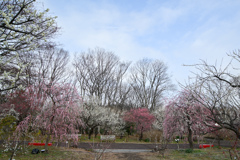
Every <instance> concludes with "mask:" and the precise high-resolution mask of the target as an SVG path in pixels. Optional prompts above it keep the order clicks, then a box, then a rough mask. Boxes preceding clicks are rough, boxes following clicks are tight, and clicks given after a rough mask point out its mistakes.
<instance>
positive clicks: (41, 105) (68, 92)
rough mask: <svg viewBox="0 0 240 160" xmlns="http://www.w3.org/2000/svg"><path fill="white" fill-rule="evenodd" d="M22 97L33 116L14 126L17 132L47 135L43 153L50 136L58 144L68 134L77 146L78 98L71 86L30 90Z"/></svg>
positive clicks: (33, 87) (32, 87) (79, 100)
mask: <svg viewBox="0 0 240 160" xmlns="http://www.w3.org/2000/svg"><path fill="white" fill-rule="evenodd" d="M25 94H26V95H27V97H28V101H29V102H30V106H31V107H32V108H34V109H35V110H36V112H34V113H33V114H31V113H29V115H28V116H27V117H26V118H25V119H24V120H23V121H22V122H21V123H20V124H19V125H18V126H17V131H18V132H20V133H23V132H25V133H26V132H28V131H39V130H40V131H41V132H42V133H43V134H45V135H46V143H45V151H46V153H48V148H47V146H48V145H47V144H48V143H49V141H50V137H51V136H52V137H55V138H60V140H61V139H64V138H66V137H67V136H68V135H67V134H69V135H71V136H72V139H73V140H74V141H75V142H77V140H78V136H77V133H78V130H77V127H78V126H79V125H81V124H82V123H81V119H79V118H77V117H78V116H79V114H80V108H79V103H81V98H80V97H79V94H78V92H77V91H76V89H75V88H73V87H72V86H71V84H58V85H57V84H56V85H51V86H48V85H45V84H41V85H39V86H29V87H28V88H27V89H26V92H25Z"/></svg>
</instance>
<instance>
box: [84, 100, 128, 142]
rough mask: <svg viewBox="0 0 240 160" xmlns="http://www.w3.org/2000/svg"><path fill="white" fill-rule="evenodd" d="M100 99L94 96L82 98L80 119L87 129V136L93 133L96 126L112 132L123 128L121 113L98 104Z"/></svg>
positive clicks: (89, 136)
mask: <svg viewBox="0 0 240 160" xmlns="http://www.w3.org/2000/svg"><path fill="white" fill-rule="evenodd" d="M100 103H101V102H100V100H99V99H98V98H96V97H90V98H88V99H85V100H84V105H83V106H82V109H81V110H82V112H81V115H80V117H81V119H82V120H83V123H84V125H85V128H86V129H87V130H88V138H89V139H91V135H92V134H93V133H94V131H95V129H97V127H102V128H103V129H105V130H109V131H112V132H115V133H116V132H118V131H121V130H122V129H123V128H124V121H123V120H122V116H121V113H119V112H117V111H115V110H113V109H111V108H109V107H105V106H101V105H100Z"/></svg>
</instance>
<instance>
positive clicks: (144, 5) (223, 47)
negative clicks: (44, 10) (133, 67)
mask: <svg viewBox="0 0 240 160" xmlns="http://www.w3.org/2000/svg"><path fill="white" fill-rule="evenodd" d="M44 3H45V6H46V7H49V8H50V10H51V13H53V14H54V15H57V16H58V17H59V18H58V24H59V26H60V27H62V31H61V36H59V37H58V39H57V40H59V41H60V43H62V44H63V47H64V48H65V49H67V50H69V51H70V52H73V53H74V52H81V51H86V50H87V49H88V48H94V47H96V46H99V47H103V48H105V49H107V50H111V51H113V52H115V53H116V54H117V55H118V56H119V57H120V58H121V59H123V60H128V61H137V60H139V59H141V58H144V57H148V58H154V59H162V60H163V61H164V62H165V63H167V64H168V65H169V69H170V73H172V75H173V79H174V80H178V81H180V82H183V81H184V79H187V76H188V75H189V74H190V72H189V70H191V69H189V68H187V67H183V66H182V64H193V63H197V62H199V59H204V60H208V61H209V63H214V62H215V60H216V59H222V57H226V52H230V51H232V50H235V49H238V48H240V46H239V41H240V37H239V35H240V31H239V28H240V21H239V17H240V11H239V9H238V8H239V7H240V2H239V1H237V0H233V1H227V0H225V1H224V0H223V1H215V0H202V1H192V0H180V1H177V0H170V1H158V0H149V1H145V0H139V1H124V0H123V1H111V0H95V1H74V0H70V1H67V2H66V1H64V0H58V1H57V0H44ZM226 61H227V60H226Z"/></svg>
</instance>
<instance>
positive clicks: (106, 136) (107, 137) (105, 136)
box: [100, 135, 116, 142]
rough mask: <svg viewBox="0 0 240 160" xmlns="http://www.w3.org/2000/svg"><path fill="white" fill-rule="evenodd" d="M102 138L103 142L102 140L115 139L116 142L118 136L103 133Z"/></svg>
mask: <svg viewBox="0 0 240 160" xmlns="http://www.w3.org/2000/svg"><path fill="white" fill-rule="evenodd" d="M100 139H101V142H102V141H107V142H109V141H113V142H115V140H116V136H115V135H101V136H100Z"/></svg>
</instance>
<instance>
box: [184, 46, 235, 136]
mask: <svg viewBox="0 0 240 160" xmlns="http://www.w3.org/2000/svg"><path fill="white" fill-rule="evenodd" d="M229 56H230V57H232V58H233V60H231V61H230V62H229V63H228V65H226V66H225V67H223V65H222V64H221V65H219V66H218V65H217V64H214V65H212V64H208V63H207V62H206V61H201V63H200V64H195V65H192V66H194V67H195V68H196V69H197V70H198V71H199V73H195V79H194V80H195V81H196V82H195V83H194V85H188V86H186V87H187V88H189V89H190V90H191V92H192V93H193V95H195V99H198V100H200V101H199V102H201V103H202V105H203V106H204V107H205V108H206V109H207V110H208V111H209V112H210V113H211V114H212V116H207V117H206V118H207V119H208V120H209V121H213V122H214V123H215V124H217V125H215V126H214V127H215V128H216V129H222V128H225V129H227V130H231V131H233V132H234V133H235V134H236V136H237V138H238V139H240V107H239V106H240V104H239V102H240V101H239V100H240V94H239V93H240V90H239V89H240V78H239V74H236V73H234V70H237V71H238V69H239V68H237V67H236V63H239V62H240V50H238V51H234V52H233V53H231V54H229ZM234 62H236V63H235V64H234ZM206 124H207V125H211V124H208V123H206Z"/></svg>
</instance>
